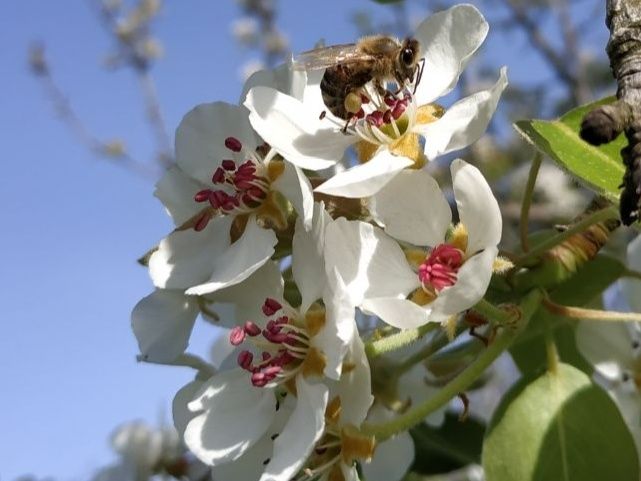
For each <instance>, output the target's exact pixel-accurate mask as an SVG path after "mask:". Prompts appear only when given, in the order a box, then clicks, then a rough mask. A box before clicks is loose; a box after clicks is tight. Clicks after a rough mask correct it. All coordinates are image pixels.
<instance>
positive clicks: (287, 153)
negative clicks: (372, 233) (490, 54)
mask: <svg viewBox="0 0 641 481" xmlns="http://www.w3.org/2000/svg"><path fill="white" fill-rule="evenodd" d="M487 32H488V24H487V22H486V21H485V19H484V18H483V16H482V15H481V13H480V12H479V11H478V10H477V9H476V7H474V6H473V5H457V6H454V7H452V8H450V9H448V10H445V11H442V12H438V13H436V14H435V15H432V16H431V17H429V18H427V19H426V20H425V21H423V22H422V23H421V24H420V25H419V26H418V27H417V29H416V31H415V32H414V33H413V37H414V38H415V39H417V40H418V41H419V42H420V44H421V48H422V51H421V55H422V59H421V62H424V75H423V76H422V80H421V81H420V82H419V83H418V84H416V85H415V86H413V87H415V90H414V88H412V89H411V90H410V89H405V90H403V91H401V92H400V93H399V94H397V96H396V97H394V93H392V92H388V93H387V94H385V95H383V96H381V95H380V94H378V93H377V91H376V89H373V88H371V89H367V98H368V99H369V100H368V103H366V104H364V105H363V109H368V110H367V112H366V113H364V115H362V118H360V119H355V120H354V121H353V122H350V124H349V126H348V128H347V130H346V135H337V133H339V131H340V130H341V129H342V127H343V124H344V123H345V122H344V121H343V120H341V119H337V118H336V117H334V116H333V115H331V114H330V113H327V115H325V116H321V117H323V118H319V114H320V113H321V112H323V111H326V110H327V108H326V107H325V106H324V104H323V100H322V98H321V94H320V88H319V84H318V82H319V81H320V75H317V76H316V78H314V77H313V76H311V77H310V79H309V82H308V85H307V88H306V89H305V92H304V95H303V98H302V99H298V98H294V97H293V96H291V95H287V94H286V93H283V92H281V91H278V90H277V89H274V88H270V87H264V86H258V87H254V88H252V89H251V90H249V92H248V95H247V99H246V100H245V106H247V108H248V109H249V110H250V112H251V114H250V117H249V118H250V121H251V124H252V126H253V127H254V128H255V129H256V132H258V133H259V135H260V136H261V137H262V138H263V139H265V141H266V142H268V143H269V144H270V145H271V146H272V147H273V148H274V149H275V150H276V151H277V152H279V153H280V154H281V155H282V156H284V157H285V158H287V159H289V160H290V161H291V162H292V163H294V164H296V165H298V166H300V167H303V168H306V169H313V170H319V169H323V168H327V167H330V166H332V165H334V164H335V163H336V162H337V161H340V160H341V159H342V158H343V156H344V153H345V150H346V149H347V147H349V146H352V145H353V146H355V148H356V150H357V152H358V154H359V160H360V163H359V164H358V165H356V166H354V167H352V168H350V169H347V170H345V171H343V172H340V173H338V174H336V175H335V176H333V177H332V178H330V179H329V180H328V181H326V182H325V183H323V184H322V185H321V186H319V187H317V188H316V191H318V192H322V193H325V194H331V195H337V196H342V197H366V196H370V195H373V194H375V193H376V192H378V191H379V190H381V189H382V188H383V187H384V186H385V185H386V184H387V183H388V182H390V181H391V180H392V179H393V178H394V177H395V176H396V175H397V174H398V173H399V172H401V171H402V170H404V169H407V168H408V167H414V168H416V167H421V166H422V165H424V164H425V161H426V160H433V159H435V158H436V157H438V156H440V155H443V154H446V153H448V152H453V151H456V150H459V149H462V148H464V147H466V146H468V145H470V144H471V143H473V142H475V141H476V140H478V139H479V138H480V137H481V135H482V134H483V133H484V131H485V129H486V128H487V126H488V124H489V122H490V120H491V118H492V115H493V114H494V111H495V110H496V107H497V104H498V101H499V98H500V96H501V93H502V92H503V90H504V89H505V87H506V86H507V76H506V70H505V68H502V69H501V71H500V75H499V79H498V80H497V82H496V83H495V84H494V85H493V86H492V87H490V88H489V89H487V90H483V91H480V92H477V93H475V94H473V95H470V96H468V97H465V98H463V99H461V100H459V101H458V102H456V103H455V104H453V105H452V106H451V107H450V108H448V109H447V110H444V109H443V108H442V107H440V106H438V105H436V104H434V103H433V102H434V101H435V100H436V99H438V98H439V97H443V96H445V95H447V94H448V93H449V92H451V91H452V90H453V89H454V87H455V86H456V83H457V81H458V78H459V76H460V75H461V73H462V71H463V69H464V68H465V66H466V65H467V63H468V61H469V60H470V58H471V57H472V55H473V54H474V52H476V50H477V49H478V48H479V47H480V46H481V44H482V43H483V41H484V39H485V37H486V35H487ZM321 74H322V72H321ZM314 80H315V81H314ZM386 113H389V114H386ZM421 139H422V140H421Z"/></svg>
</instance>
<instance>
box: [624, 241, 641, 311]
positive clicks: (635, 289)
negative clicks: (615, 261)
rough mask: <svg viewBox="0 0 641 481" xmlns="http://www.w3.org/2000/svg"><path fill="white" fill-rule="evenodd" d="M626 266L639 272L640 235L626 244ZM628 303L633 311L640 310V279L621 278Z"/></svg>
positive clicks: (640, 256) (640, 259)
mask: <svg viewBox="0 0 641 481" xmlns="http://www.w3.org/2000/svg"><path fill="white" fill-rule="evenodd" d="M627 259H628V268H629V269H632V270H635V271H637V272H641V235H638V236H637V237H636V238H635V239H634V240H633V241H632V242H630V244H628V255H627ZM621 284H622V287H623V292H625V295H626V298H627V300H628V304H629V305H630V307H631V308H632V309H633V310H634V311H635V312H641V280H639V279H632V278H630V277H624V278H623V279H622V280H621Z"/></svg>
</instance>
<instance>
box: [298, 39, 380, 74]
mask: <svg viewBox="0 0 641 481" xmlns="http://www.w3.org/2000/svg"><path fill="white" fill-rule="evenodd" d="M373 59H374V57H373V56H372V55H369V54H366V53H363V52H362V51H361V50H360V49H359V48H358V46H357V45H356V44H355V43H346V44H343V45H332V46H330V47H321V48H315V49H314V50H308V51H307V52H303V53H301V54H300V55H299V56H298V57H296V58H295V59H294V68H295V69H297V70H319V69H323V68H327V67H332V66H334V65H338V64H339V63H340V64H346V63H352V62H357V61H362V60H373Z"/></svg>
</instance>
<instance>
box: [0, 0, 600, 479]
mask: <svg viewBox="0 0 641 481" xmlns="http://www.w3.org/2000/svg"><path fill="white" fill-rule="evenodd" d="M281 5H282V8H281V9H280V17H279V19H278V24H279V26H280V27H281V28H282V29H283V30H284V31H285V32H286V33H287V34H288V36H289V38H290V41H291V44H292V48H293V50H294V51H302V50H305V49H308V48H310V47H311V46H313V44H314V43H315V42H316V41H318V39H320V38H325V39H326V42H327V43H328V44H333V43H343V42H350V41H353V40H354V38H355V35H356V33H355V29H354V27H353V25H352V24H351V23H350V21H349V13H350V12H351V11H353V10H355V9H357V8H361V7H371V8H372V10H373V11H374V12H375V13H376V15H377V16H378V17H379V18H380V17H382V16H383V15H386V13H387V10H386V9H385V7H381V6H376V5H374V4H373V2H370V1H368V0H354V1H350V2H345V1H342V0H324V1H322V2H294V1H283V0H281ZM411 5H415V4H411ZM416 8H417V9H418V6H416ZM2 10H3V14H2V15H1V16H0V45H2V49H1V50H0V79H1V80H0V85H1V86H2V88H1V89H0V105H1V106H2V107H1V108H0V138H1V139H2V146H3V150H2V151H3V159H2V161H3V175H2V176H0V206H2V207H1V212H2V219H3V228H2V234H1V235H0V252H1V253H2V254H3V256H4V258H3V261H2V268H1V269H0V301H1V305H2V315H1V316H0V323H1V324H0V325H1V326H2V335H0V379H1V380H2V395H1V396H0V425H1V426H2V428H3V436H2V441H0V443H1V445H0V453H2V454H1V455H0V479H2V480H11V479H14V478H16V477H18V476H19V475H22V474H26V473H32V474H34V475H36V476H38V477H45V476H52V477H55V478H56V479H59V480H86V479H87V478H88V477H89V476H90V473H91V472H92V471H93V470H94V469H95V468H97V467H98V466H101V465H104V464H105V463H107V462H109V461H110V460H111V459H113V456H112V454H111V452H110V450H109V446H108V436H109V434H110V433H111V432H112V430H113V429H114V427H115V426H117V425H118V424H120V423H122V422H124V421H127V420H131V419H146V420H148V421H150V422H157V421H158V419H159V418H160V417H161V415H162V413H165V418H166V419H168V418H169V411H168V403H169V402H170V401H171V398H172V396H173V393H174V392H175V391H176V390H177V389H178V388H179V387H180V386H181V385H182V384H184V383H185V382H187V381H188V380H189V379H190V377H191V373H190V372H189V371H187V370H184V369H180V368H168V367H157V366H149V365H140V364H137V363H136V362H135V355H136V353H137V346H136V343H135V339H134V337H133V335H132V334H131V331H130V326H129V315H130V311H131V308H132V307H133V306H134V305H135V303H136V302H137V301H138V300H139V299H140V298H141V297H143V296H144V295H146V294H147V293H149V292H150V291H151V282H150V281H149V279H148V276H147V273H146V272H145V270H144V269H142V268H140V267H139V266H138V265H137V264H136V262H135V259H136V258H138V257H139V256H140V255H141V254H142V253H144V252H145V251H146V250H147V249H148V248H149V247H151V246H152V245H153V244H154V243H156V242H157V241H158V240H159V239H160V238H161V237H162V236H163V235H164V234H165V233H167V232H168V231H169V229H170V228H171V225H170V222H169V219H168V218H167V217H166V215H165V214H164V211H163V209H162V206H161V205H160V203H159V202H157V201H156V199H155V198H154V197H153V196H152V191H153V185H152V182H150V181H148V180H143V179H139V178H137V177H135V176H133V175H132V174H131V173H129V172H127V171H126V170H123V169H120V168H118V167H116V166H113V165H109V163H108V162H105V161H102V160H98V159H96V158H95V157H93V156H92V155H91V154H90V153H88V152H87V151H86V150H85V148H84V147H83V146H81V145H79V144H78V143H77V142H76V141H75V140H74V139H73V138H72V137H71V135H70V134H69V132H68V131H67V129H66V128H65V127H64V126H63V125H62V124H61V123H59V122H58V121H57V120H56V119H55V115H54V113H53V111H52V108H51V105H49V104H48V103H47V101H46V98H45V96H44V94H43V92H42V91H41V89H40V88H39V87H40V85H39V84H38V83H37V82H36V81H35V80H34V79H33V78H32V77H31V76H30V75H29V74H28V71H27V68H26V61H25V53H26V49H27V45H28V44H29V42H30V41H32V40H34V39H35V40H38V39H40V40H43V41H45V42H46V44H47V47H48V53H49V57H50V59H51V62H52V65H53V70H54V75H55V77H56V78H57V80H58V83H59V84H60V85H61V86H62V87H63V89H64V90H65V91H66V92H67V93H69V94H70V97H71V99H72V102H73V105H74V107H75V108H76V110H77V112H78V113H79V115H80V116H81V118H82V119H83V120H84V121H85V122H86V124H87V125H88V126H89V127H90V128H91V129H92V130H93V131H94V132H97V133H100V134H101V135H102V136H104V137H116V136H118V137H122V138H123V139H124V140H125V141H126V142H127V144H128V145H129V146H130V148H131V150H132V151H133V152H134V153H135V154H137V155H138V156H142V157H144V156H145V155H148V154H149V153H150V152H151V146H152V143H151V136H150V133H149V129H148V126H147V124H146V123H145V122H144V118H143V112H142V109H141V97H140V95H139V91H138V90H137V85H136V82H135V79H134V78H133V76H132V75H131V74H130V73H129V72H126V71H118V72H115V73H109V72H105V70H104V69H103V67H102V66H101V63H100V60H101V58H102V56H104V55H105V54H106V53H107V52H108V50H109V47H110V42H109V38H108V37H107V36H106V35H105V33H104V32H103V30H102V29H101V28H100V26H99V24H98V22H97V20H96V18H95V15H94V13H93V11H92V9H91V8H90V2H89V1H87V0H66V1H64V2H51V1H42V0H41V1H38V0H22V1H20V2H9V3H7V4H5V5H4V8H3V9H2ZM238 15H239V12H238V8H237V6H236V4H235V2H233V1H231V0H219V1H207V0H191V1H185V0H180V1H177V0H167V1H166V5H165V7H164V9H163V14H162V15H161V17H160V19H159V21H158V23H157V29H156V33H157V35H158V37H159V38H160V39H161V40H162V41H163V43H164V46H165V51H166V58H165V59H164V60H162V61H161V62H160V63H159V64H158V65H157V67H156V68H155V69H154V71H153V73H154V77H155V79H156V81H157V87H158V92H159V95H160V97H161V99H162V107H163V110H164V113H165V116H166V120H167V123H168V125H169V126H170V129H171V131H172V132H173V130H174V129H175V127H176V126H177V124H178V122H179V121H180V119H181V117H182V115H184V114H185V113H186V112H187V111H188V110H189V109H191V108H192V107H194V106H195V105H196V104H198V103H201V102H207V101H213V100H226V101H230V102H235V101H236V100H237V98H238V95H239V93H240V90H241V82H240V81H239V80H238V71H239V69H240V67H241V65H242V64H243V63H244V61H246V60H247V59H249V58H250V56H249V55H248V54H247V53H246V52H244V51H243V50H242V49H241V48H240V47H238V46H237V45H236V44H235V43H234V42H233V39H232V37H231V34H230V23H231V22H232V20H233V19H235V18H237V17H238ZM595 28H597V27H596V26H595ZM596 32H597V33H596V34H595V45H599V44H600V45H604V44H605V40H606V31H605V27H604V26H603V22H602V19H601V18H599V19H598V30H596ZM599 32H601V33H599ZM493 35H494V34H493V32H491V33H490V38H489V39H488V43H487V44H486V46H485V47H484V54H485V55H488V57H490V58H491V59H492V61H493V62H494V63H495V64H496V65H497V66H498V65H499V64H507V65H508V67H509V69H510V72H509V73H510V75H511V77H512V78H521V79H531V78H533V72H534V73H536V74H537V75H538V78H546V75H547V76H548V77H549V73H546V72H545V71H544V69H543V67H542V63H541V60H540V59H539V58H538V57H537V56H536V54H534V53H531V54H528V55H527V56H524V55H523V52H524V49H525V48H526V44H525V43H524V42H523V40H522V39H519V37H518V36H513V43H510V44H509V45H506V44H505V43H504V40H500V39H498V38H497V37H495V36H493ZM601 52H602V50H599V51H597V53H596V54H598V55H602V53H601ZM426 75H429V74H428V73H427V74H426ZM428 80H429V78H428ZM551 86H552V83H551ZM210 335H211V330H208V329H207V327H206V326H205V327H203V328H201V329H200V330H198V331H197V336H196V337H197V339H196V341H195V344H196V345H197V346H205V345H206V344H207V341H208V339H209V337H208V336H210Z"/></svg>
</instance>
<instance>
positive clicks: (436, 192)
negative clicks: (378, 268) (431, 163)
mask: <svg viewBox="0 0 641 481" xmlns="http://www.w3.org/2000/svg"><path fill="white" fill-rule="evenodd" d="M370 212H371V214H372V216H373V217H374V218H375V219H376V220H377V221H378V222H379V223H380V224H382V225H383V226H384V228H385V232H387V233H388V234H389V235H391V236H392V237H394V238H396V239H399V240H402V241H405V242H409V243H411V244H414V245H417V246H436V245H438V244H440V243H442V242H443V240H444V239H445V233H446V232H447V229H448V228H449V227H450V223H451V222H452V211H451V209H450V205H449V204H448V203H447V200H446V199H445V196H444V195H443V192H441V189H440V188H439V186H438V183H437V182H436V180H434V178H433V177H432V176H431V175H429V174H428V173H427V172H425V171H423V170H405V171H403V172H399V173H398V175H397V176H396V177H395V178H394V179H393V180H392V181H390V182H389V183H388V184H387V185H386V186H385V187H383V188H382V189H381V190H380V191H378V193H377V194H376V195H374V197H372V199H371V202H370Z"/></svg>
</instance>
